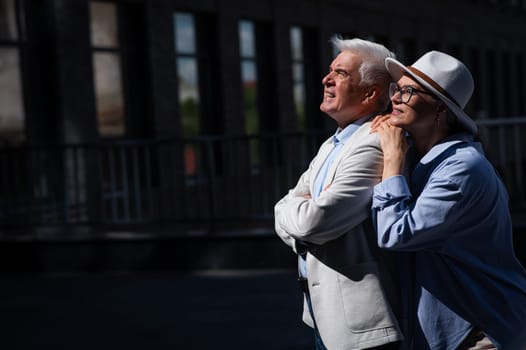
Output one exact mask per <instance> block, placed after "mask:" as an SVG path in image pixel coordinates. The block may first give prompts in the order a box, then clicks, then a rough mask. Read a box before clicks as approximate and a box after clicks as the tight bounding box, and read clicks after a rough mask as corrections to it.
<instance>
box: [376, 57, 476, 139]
mask: <svg viewBox="0 0 526 350" xmlns="http://www.w3.org/2000/svg"><path fill="white" fill-rule="evenodd" d="M385 67H386V68H387V70H388V71H389V74H391V77H392V78H393V80H394V81H398V79H400V78H401V77H402V76H403V75H408V76H410V77H411V79H413V80H415V81H417V82H418V83H419V84H420V85H422V86H423V87H424V88H425V89H426V90H428V91H429V92H432V93H433V94H434V95H436V96H437V97H438V98H440V99H441V100H442V101H443V102H444V103H445V104H446V106H447V107H448V108H449V110H450V111H451V112H452V113H453V114H454V115H456V116H457V118H458V121H459V122H460V123H461V124H462V125H464V127H466V129H467V130H468V131H469V132H470V133H472V134H476V133H477V130H478V127H477V124H476V123H475V122H474V121H473V119H471V118H470V117H469V116H468V115H467V114H466V112H464V110H462V108H460V107H459V106H458V105H457V104H456V103H455V102H453V101H452V100H451V99H449V98H448V97H447V96H445V95H443V94H442V93H441V92H440V91H438V90H437V89H435V88H434V87H433V86H431V84H429V83H428V82H427V81H425V80H424V79H422V78H420V77H419V76H418V75H416V74H414V73H413V72H411V71H410V70H409V69H407V68H406V66H404V65H403V64H402V63H400V62H399V61H397V60H395V59H394V58H391V57H388V58H386V59H385Z"/></svg>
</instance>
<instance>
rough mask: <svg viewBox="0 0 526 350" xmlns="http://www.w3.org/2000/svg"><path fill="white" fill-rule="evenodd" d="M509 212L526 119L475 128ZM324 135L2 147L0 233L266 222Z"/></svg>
mask: <svg viewBox="0 0 526 350" xmlns="http://www.w3.org/2000/svg"><path fill="white" fill-rule="evenodd" d="M478 124H479V127H480V136H481V138H482V140H483V142H484V144H485V151H486V154H487V156H488V158H489V159H490V160H491V162H492V163H493V164H494V166H495V168H496V169H497V170H498V171H499V173H500V174H501V176H502V178H503V180H504V182H505V184H506V186H507V188H508V191H509V194H510V206H511V209H512V210H513V211H519V212H521V211H525V210H526V195H525V187H524V172H525V171H526V161H525V158H526V154H525V152H524V145H525V142H524V141H523V140H524V137H525V135H526V118H508V119H494V120H483V121H478ZM330 133H331V131H320V132H312V133H294V134H291V133H288V134H283V133H281V134H279V133H278V134H264V135H253V136H235V137H234V136H212V137H199V138H193V139H184V140H181V139H178V140H166V141H119V142H111V143H100V144H97V145H65V146H60V147H59V146H56V147H39V148H29V147H22V148H17V149H4V150H0V223H1V225H2V226H14V227H21V226H27V225H31V226H39V225H68V224H72V225H77V224H88V225H90V224H107V225H121V224H126V225H137V224H143V223H179V224H188V225H193V226H194V227H205V228H207V229H214V228H215V227H220V226H225V227H229V226H230V227H233V226H239V227H245V226H247V225H248V226H253V227H258V226H265V227H269V226H271V225H272V219H273V206H274V203H275V202H276V201H277V200H278V199H279V198H281V197H282V196H283V195H284V194H285V193H286V192H287V191H288V189H289V188H291V187H292V186H294V184H295V182H296V181H297V178H298V177H299V175H300V174H301V173H302V172H303V171H304V170H305V169H306V167H307V166H308V164H309V162H310V160H311V159H312V157H313V156H314V155H315V153H316V151H317V149H318V147H319V145H320V143H321V142H322V141H323V139H325V138H326V137H327V136H328V135H329V134H330Z"/></svg>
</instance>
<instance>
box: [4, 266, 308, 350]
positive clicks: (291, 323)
mask: <svg viewBox="0 0 526 350" xmlns="http://www.w3.org/2000/svg"><path fill="white" fill-rule="evenodd" d="M0 281H1V287H0V327H1V334H2V336H1V337H0V348H1V349H4V350H9V349H17V350H29V349H39V348H45V349H75V350H79V349H112V350H115V349H131V350H133V349H145V350H155V349H190V350H196V349H232V350H235V349H267V350H268V349H283V350H294V349H298V350H299V349H311V348H312V341H311V340H312V333H311V332H310V330H309V329H308V328H307V327H306V326H305V325H303V323H302V322H301V320H300V311H301V306H302V304H301V303H302V301H301V294H300V292H299V289H298V287H297V286H296V282H295V272H294V271H289V270H244V271H236V270H230V271H225V270H223V271H203V272H198V273H193V274H184V273H176V272H138V273H137V272H133V273H75V274H39V275H35V274H20V273H19V274H7V273H4V274H2V275H1V276H0Z"/></svg>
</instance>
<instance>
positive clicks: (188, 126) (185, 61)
mask: <svg viewBox="0 0 526 350" xmlns="http://www.w3.org/2000/svg"><path fill="white" fill-rule="evenodd" d="M174 23H175V28H174V29H175V51H176V57H177V58H176V65H177V78H178V87H179V105H180V115H181V130H182V136H183V137H193V136H197V135H199V134H200V131H201V125H200V124H201V123H200V118H199V109H200V106H199V101H200V98H199V76H198V61H197V49H196V32H195V23H194V16H193V15H191V14H188V13H176V14H175V15H174Z"/></svg>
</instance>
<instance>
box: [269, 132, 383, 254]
mask: <svg viewBox="0 0 526 350" xmlns="http://www.w3.org/2000/svg"><path fill="white" fill-rule="evenodd" d="M368 130H369V128H367V130H366V133H367V135H365V136H363V135H362V136H361V138H360V139H359V140H355V139H353V138H351V140H349V142H356V143H357V145H355V144H353V145H352V146H353V147H349V148H347V147H346V148H345V149H344V150H342V152H344V154H342V157H341V158H340V160H339V163H338V164H337V168H336V171H335V173H334V177H333V179H332V182H331V183H330V186H329V187H328V188H326V190H324V191H323V192H322V193H321V194H320V196H319V197H318V198H317V199H316V200H313V199H306V198H304V197H301V196H294V195H290V193H289V195H288V196H287V197H286V200H285V201H280V202H279V203H278V204H277V205H276V212H277V213H278V215H277V216H276V231H279V232H282V233H281V234H280V236H282V235H287V236H290V238H289V240H293V239H296V240H301V241H305V242H309V243H314V244H324V243H327V242H328V241H331V240H334V239H336V238H338V237H339V236H341V235H343V234H345V233H347V232H349V231H350V230H352V229H353V228H354V227H356V226H357V225H359V224H361V223H362V222H363V221H364V220H365V219H366V218H367V217H368V216H369V215H370V205H371V197H372V192H373V187H374V185H376V184H377V183H379V182H380V179H381V171H382V166H383V155H382V151H381V148H380V144H379V142H378V135H377V134H369V131H368ZM357 132H358V131H357ZM362 134H363V132H362ZM304 175H305V174H304ZM298 185H301V180H300V183H299V184H298ZM293 193H294V192H293ZM289 245H290V244H289Z"/></svg>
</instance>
